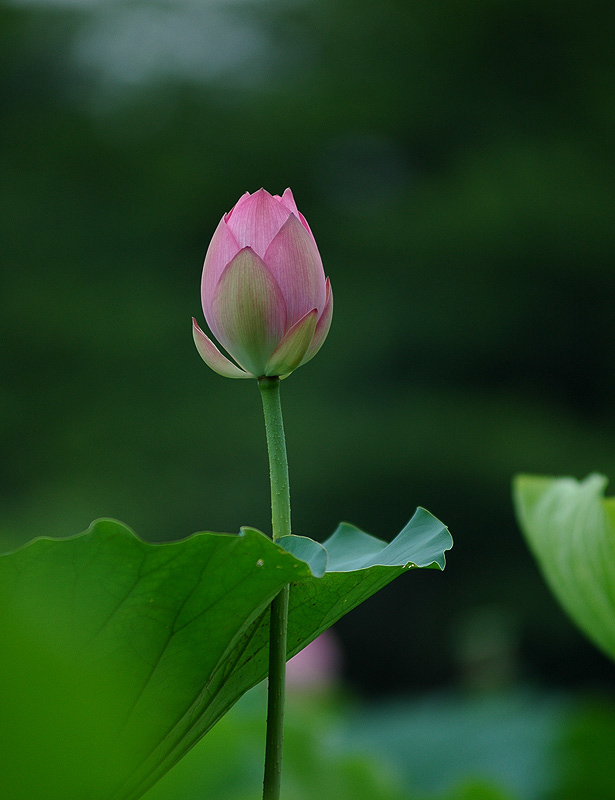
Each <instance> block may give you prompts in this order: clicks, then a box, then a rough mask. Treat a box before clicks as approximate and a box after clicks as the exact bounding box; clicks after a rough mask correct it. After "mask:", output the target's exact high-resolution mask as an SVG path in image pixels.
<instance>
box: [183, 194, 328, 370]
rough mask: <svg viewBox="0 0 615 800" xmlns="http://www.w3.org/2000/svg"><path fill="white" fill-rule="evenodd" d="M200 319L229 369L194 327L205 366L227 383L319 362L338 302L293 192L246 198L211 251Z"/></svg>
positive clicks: (225, 222) (223, 222)
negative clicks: (219, 345) (206, 326)
mask: <svg viewBox="0 0 615 800" xmlns="http://www.w3.org/2000/svg"><path fill="white" fill-rule="evenodd" d="M201 299H202V303H203V313H204V315H205V320H206V321H207V324H208V326H209V329H210V331H211V332H212V334H213V335H214V336H215V338H216V339H217V340H218V342H219V343H220V344H221V345H222V346H223V347H224V349H225V350H226V352H227V353H228V354H229V355H230V356H231V357H232V358H233V359H234V363H233V361H231V360H230V359H229V358H227V357H226V356H225V355H223V354H222V352H221V351H220V350H219V349H218V347H216V345H215V344H214V343H213V341H212V340H211V339H210V338H209V337H208V336H207V335H206V334H204V333H203V331H202V330H201V329H200V328H199V326H198V325H197V323H196V320H195V319H193V320H192V330H193V336H194V341H195V344H196V347H197V350H198V351H199V354H200V356H201V358H202V359H203V361H205V363H206V364H207V365H208V366H209V367H211V369H213V370H214V372H217V373H218V374H220V375H224V376H225V377H227V378H261V377H264V376H269V377H274V376H280V377H285V376H286V375H289V374H290V373H291V372H292V371H293V370H295V369H297V367H300V366H301V365H302V364H305V363H306V362H308V361H309V360H310V359H311V358H313V356H315V355H316V353H317V352H318V350H319V349H320V347H321V346H322V343H323V342H324V340H325V338H326V336H327V333H328V332H329V327H330V325H331V316H332V313H333V295H332V293H331V284H330V282H329V279H328V278H327V279H325V273H324V270H323V266H322V261H321V260H320V254H319V252H318V247H317V246H316V241H315V240H314V237H313V235H312V231H311V230H310V227H309V225H308V224H307V222H306V220H305V218H304V217H303V215H302V214H301V213H300V212H299V211H298V209H297V206H296V204H295V200H294V198H293V195H292V192H291V191H290V189H286V191H285V192H284V194H283V195H282V196H281V197H280V196H278V195H273V196H272V195H270V194H269V192H266V191H265V190H264V189H259V191H258V192H254V194H250V193H249V192H246V193H245V194H244V195H243V196H242V197H240V198H239V200H238V202H237V204H236V205H235V206H234V208H232V209H231V211H229V212H228V214H225V215H224V216H223V217H222V219H221V220H220V224H219V225H218V227H217V228H216V230H215V233H214V235H213V237H212V240H211V242H210V244H209V248H208V249H207V254H206V256H205V263H204V265H203V277H202V282H201Z"/></svg>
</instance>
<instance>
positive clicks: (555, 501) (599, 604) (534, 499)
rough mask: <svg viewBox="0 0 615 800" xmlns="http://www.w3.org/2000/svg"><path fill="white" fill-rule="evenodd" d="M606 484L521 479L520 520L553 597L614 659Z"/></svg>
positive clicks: (612, 518)
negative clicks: (605, 496)
mask: <svg viewBox="0 0 615 800" xmlns="http://www.w3.org/2000/svg"><path fill="white" fill-rule="evenodd" d="M606 485H607V479H606V478H605V477H603V476H602V475H590V476H589V477H588V478H586V479H585V480H584V481H581V482H579V481H576V480H574V479H572V478H545V477H537V476H531V475H520V476H518V477H517V478H516V479H515V483H514V500H515V506H516V511H517V517H518V519H519V523H520V525H521V528H522V530H523V532H524V534H525V536H526V538H527V541H528V543H529V545H530V548H531V550H532V552H533V553H534V555H535V557H536V559H537V561H538V564H539V565H540V568H541V570H542V573H543V575H544V577H545V580H546V582H547V584H548V585H549V587H550V588H551V590H552V592H553V594H555V596H556V597H557V598H558V600H559V601H560V603H561V604H562V606H563V607H564V608H565V609H566V611H567V612H568V613H569V614H570V616H571V617H572V619H573V620H574V621H575V622H576V624H577V625H578V626H579V627H580V628H581V629H582V630H583V631H584V632H585V633H586V634H587V636H588V637H589V638H590V639H591V640H592V641H593V642H594V643H595V644H597V645H598V647H600V648H601V649H602V650H603V651H604V652H605V653H606V654H607V655H609V656H610V657H611V658H613V659H615V498H612V497H611V498H607V499H605V498H604V490H605V487H606Z"/></svg>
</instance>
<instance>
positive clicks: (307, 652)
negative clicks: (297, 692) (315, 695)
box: [286, 630, 342, 690]
mask: <svg viewBox="0 0 615 800" xmlns="http://www.w3.org/2000/svg"><path fill="white" fill-rule="evenodd" d="M341 665H342V652H341V649H340V646H339V644H338V641H337V637H336V636H335V634H334V633H333V632H332V631H331V630H327V631H325V632H324V633H321V634H320V636H319V637H318V638H317V639H314V641H313V642H310V644H308V646H307V647H304V648H303V650H301V652H299V653H297V655H296V656H293V658H291V659H290V661H289V662H288V663H287V665H286V681H287V684H288V687H289V689H291V690H293V689H327V688H330V687H331V686H334V685H335V684H336V683H337V682H338V680H339V677H340V672H341Z"/></svg>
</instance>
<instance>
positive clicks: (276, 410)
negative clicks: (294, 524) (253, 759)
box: [258, 378, 291, 800]
mask: <svg viewBox="0 0 615 800" xmlns="http://www.w3.org/2000/svg"><path fill="white" fill-rule="evenodd" d="M258 386H259V389H260V390H261V398H262V401H263V412H264V415H265V431H266V434H267V452H268V453H269V476H270V481H271V525H272V534H273V541H274V542H275V541H276V540H277V539H279V538H280V537H281V536H288V535H289V534H290V531H291V528H290V489H289V483H288V461H287V458H286V439H285V437H284V421H283V419H282V406H281V404H280V379H279V378H259V380H258ZM289 590H290V587H289V586H288V585H287V586H285V587H284V588H283V589H282V590H281V591H280V593H279V594H278V595H277V596H276V597H275V598H274V599H273V601H272V603H271V621H270V628H269V683H268V690H267V744H266V748H265V777H264V780H263V800H279V797H280V785H281V778H282V744H283V738H284V696H285V687H286V632H287V628H288V597H289Z"/></svg>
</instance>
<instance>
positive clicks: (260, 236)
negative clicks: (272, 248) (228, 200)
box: [226, 189, 290, 258]
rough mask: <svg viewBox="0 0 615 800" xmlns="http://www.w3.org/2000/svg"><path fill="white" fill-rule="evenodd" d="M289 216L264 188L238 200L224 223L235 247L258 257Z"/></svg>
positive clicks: (263, 253)
mask: <svg viewBox="0 0 615 800" xmlns="http://www.w3.org/2000/svg"><path fill="white" fill-rule="evenodd" d="M289 213H290V212H289V210H288V208H286V206H285V205H284V204H283V203H282V202H280V200H276V199H275V198H274V197H272V196H271V195H270V194H269V192H266V191H265V190H264V189H259V190H258V192H254V194H250V195H248V196H247V197H246V195H244V196H243V197H241V198H240V199H239V201H238V202H237V205H236V206H235V208H233V210H232V211H231V212H230V214H227V219H226V224H227V225H228V227H229V228H230V229H231V231H232V232H233V234H234V236H235V238H236V239H237V242H238V243H239V247H251V248H252V250H254V252H255V253H256V254H257V255H259V256H261V258H262V257H263V256H264V255H265V251H266V250H267V247H268V246H269V243H270V242H271V240H272V239H273V237H274V236H275V235H276V233H277V232H278V231H279V230H280V228H281V227H282V225H283V224H284V223H285V222H286V220H287V218H288V215H289Z"/></svg>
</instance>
